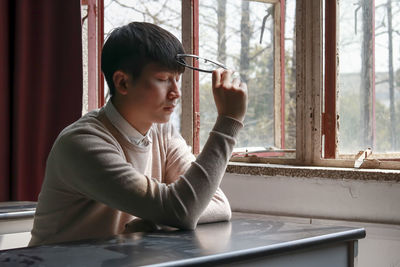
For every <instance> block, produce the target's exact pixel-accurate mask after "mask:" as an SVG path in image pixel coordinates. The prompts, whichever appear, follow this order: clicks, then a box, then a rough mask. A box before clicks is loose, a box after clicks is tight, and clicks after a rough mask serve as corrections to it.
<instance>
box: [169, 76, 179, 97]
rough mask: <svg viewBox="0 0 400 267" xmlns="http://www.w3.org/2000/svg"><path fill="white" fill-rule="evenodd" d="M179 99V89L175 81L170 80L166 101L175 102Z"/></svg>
mask: <svg viewBox="0 0 400 267" xmlns="http://www.w3.org/2000/svg"><path fill="white" fill-rule="evenodd" d="M180 97H181V91H180V88H179V84H178V82H177V81H176V80H175V79H172V81H171V86H170V89H169V91H168V99H169V100H175V99H177V98H180Z"/></svg>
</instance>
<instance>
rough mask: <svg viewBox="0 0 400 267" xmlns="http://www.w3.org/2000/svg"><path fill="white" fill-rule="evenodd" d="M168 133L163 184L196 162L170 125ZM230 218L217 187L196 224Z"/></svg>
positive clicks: (224, 201) (168, 182)
mask: <svg viewBox="0 0 400 267" xmlns="http://www.w3.org/2000/svg"><path fill="white" fill-rule="evenodd" d="M168 133H169V134H168V135H167V136H168V142H167V144H168V145H167V155H166V164H165V169H166V171H165V176H164V177H163V178H164V179H163V182H165V183H166V184H170V183H173V182H175V181H176V180H177V179H179V178H180V175H182V174H183V173H184V172H185V171H186V170H187V169H188V168H189V167H190V165H191V163H192V162H193V161H195V160H196V158H195V156H194V155H193V154H192V152H191V149H190V147H189V146H188V145H187V144H186V141H185V140H184V139H183V137H182V136H181V134H180V133H179V132H178V131H176V129H174V127H173V125H172V124H169V127H168ZM224 171H225V168H224ZM231 216H232V212H231V207H230V205H229V201H228V199H227V198H226V196H225V194H224V192H223V191H222V190H221V188H219V187H218V189H217V191H216V193H215V194H214V196H213V197H212V199H211V200H210V202H209V204H208V205H207V208H206V209H205V210H204V212H203V213H202V214H201V216H200V218H199V221H198V223H211V222H220V221H228V220H230V218H231Z"/></svg>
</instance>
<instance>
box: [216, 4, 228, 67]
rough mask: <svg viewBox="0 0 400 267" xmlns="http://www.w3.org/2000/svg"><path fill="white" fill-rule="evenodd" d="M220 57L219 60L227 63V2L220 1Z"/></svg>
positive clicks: (218, 31)
mask: <svg viewBox="0 0 400 267" xmlns="http://www.w3.org/2000/svg"><path fill="white" fill-rule="evenodd" d="M217 19H218V24H217V33H218V36H217V38H218V40H217V41H218V55H217V60H218V61H219V62H221V63H223V64H225V63H226V0H218V9H217Z"/></svg>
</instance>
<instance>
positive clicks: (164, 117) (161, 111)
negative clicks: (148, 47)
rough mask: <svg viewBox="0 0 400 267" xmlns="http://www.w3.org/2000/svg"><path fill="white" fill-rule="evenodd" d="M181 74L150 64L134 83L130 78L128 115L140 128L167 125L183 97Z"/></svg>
mask: <svg viewBox="0 0 400 267" xmlns="http://www.w3.org/2000/svg"><path fill="white" fill-rule="evenodd" d="M180 76H181V74H180V73H177V72H173V71H170V70H167V69H165V68H162V67H161V66H159V65H158V64H155V63H150V64H147V65H146V66H145V67H144V69H143V71H142V73H141V75H140V76H139V77H138V78H136V79H135V80H133V79H132V77H131V76H130V77H129V80H128V86H127V87H128V88H127V91H128V93H127V95H126V96H125V97H127V98H126V100H127V101H128V102H127V104H128V108H129V111H130V112H129V113H130V114H131V115H132V116H134V117H135V118H134V120H136V121H137V122H139V123H141V124H146V123H150V124H151V123H164V122H168V121H169V119H170V116H171V114H172V112H173V111H174V108H175V106H176V104H177V100H178V99H179V97H180V96H181V93H180V88H179V87H178V82H179V79H180Z"/></svg>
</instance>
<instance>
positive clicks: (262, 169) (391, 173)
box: [226, 162, 400, 182]
mask: <svg viewBox="0 0 400 267" xmlns="http://www.w3.org/2000/svg"><path fill="white" fill-rule="evenodd" d="M226 172H227V173H233V174H244V175H255V176H287V177H302V178H315V177H318V178H328V179H340V180H373V181H388V182H389V181H390V182H400V170H386V169H355V168H338V167H317V166H315V167H314V166H290V165H278V164H264V163H262V164H261V163H243V162H240V163H239V162H230V163H229V164H228V167H227V169H226Z"/></svg>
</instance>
